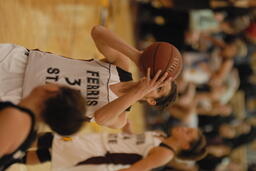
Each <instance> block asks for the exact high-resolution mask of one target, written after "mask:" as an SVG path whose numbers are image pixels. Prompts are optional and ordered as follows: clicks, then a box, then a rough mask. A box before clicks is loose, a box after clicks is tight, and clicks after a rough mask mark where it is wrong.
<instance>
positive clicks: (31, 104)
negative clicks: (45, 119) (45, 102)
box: [18, 97, 42, 120]
mask: <svg viewBox="0 0 256 171" xmlns="http://www.w3.org/2000/svg"><path fill="white" fill-rule="evenodd" d="M18 105H19V106H21V107H24V108H27V109H29V110H31V111H32V112H33V113H34V114H35V118H36V120H40V113H41V108H42V106H41V103H40V100H39V98H35V99H34V98H31V97H25V98H24V99H22V100H21V101H20V103H19V104H18Z"/></svg>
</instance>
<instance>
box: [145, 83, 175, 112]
mask: <svg viewBox="0 0 256 171" xmlns="http://www.w3.org/2000/svg"><path fill="white" fill-rule="evenodd" d="M176 97H177V85H176V83H175V82H174V81H170V82H167V83H166V84H165V85H164V86H162V87H160V88H158V89H157V90H154V91H151V92H150V93H149V94H147V95H146V96H145V100H146V101H147V103H148V104H150V105H153V106H155V107H156V108H158V109H161V110H163V109H166V108H167V107H169V106H170V104H172V103H174V102H175V100H176Z"/></svg>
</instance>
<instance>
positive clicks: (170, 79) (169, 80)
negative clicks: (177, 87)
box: [159, 77, 173, 87]
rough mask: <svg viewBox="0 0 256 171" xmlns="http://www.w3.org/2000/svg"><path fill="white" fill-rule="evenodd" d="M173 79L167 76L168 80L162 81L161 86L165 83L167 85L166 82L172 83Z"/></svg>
mask: <svg viewBox="0 0 256 171" xmlns="http://www.w3.org/2000/svg"><path fill="white" fill-rule="evenodd" d="M172 80H173V78H172V77H169V78H167V79H166V80H164V82H162V83H161V84H160V85H159V87H162V86H164V85H166V84H170V82H171V81H172Z"/></svg>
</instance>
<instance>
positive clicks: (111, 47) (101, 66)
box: [0, 26, 176, 128]
mask: <svg viewBox="0 0 256 171" xmlns="http://www.w3.org/2000/svg"><path fill="white" fill-rule="evenodd" d="M92 37H93V39H94V41H95V44H96V46H97V48H98V49H99V51H100V52H101V53H102V54H103V55H104V56H105V57H106V58H105V59H104V60H103V61H98V60H94V59H92V60H75V59H69V58H65V57H62V56H59V55H55V54H52V53H47V52H42V51H39V50H28V49H26V48H24V47H21V46H17V45H12V44H3V45H0V53H1V55H0V72H1V73H3V74H1V75H0V89H1V92H0V99H2V100H11V101H13V102H18V101H19V100H20V98H21V97H24V96H26V95H27V94H28V92H30V91H31V90H32V89H33V88H34V87H36V86H38V85H42V84H45V83H49V82H50V83H60V84H64V85H67V86H71V87H76V88H78V89H80V91H81V92H82V94H83V95H84V97H85V98H86V100H87V105H88V110H87V113H86V115H87V117H89V118H92V119H93V120H95V121H96V122H97V123H98V124H100V125H103V126H107V127H111V128H121V127H123V126H124V125H125V124H126V121H127V113H126V110H128V108H129V107H130V106H131V105H132V104H134V103H135V102H136V101H138V100H141V101H146V102H148V103H149V104H150V105H155V106H157V107H166V106H167V105H169V104H170V101H173V100H174V99H175V97H176V85H175V84H174V83H172V81H171V78H169V79H166V77H167V75H168V74H167V73H165V74H164V75H163V76H162V77H161V78H160V76H159V75H160V72H161V71H159V72H158V73H157V74H156V75H155V77H154V78H152V79H151V78H149V76H148V77H147V78H142V79H141V80H140V81H138V82H134V81H132V75H131V73H130V72H129V70H130V65H129V62H130V60H132V61H133V62H134V63H135V64H136V65H137V66H138V65H139V63H138V61H139V57H140V55H141V52H140V51H139V50H137V49H135V48H133V47H131V46H129V45H127V44H126V43H125V42H123V41H122V40H120V39H119V38H118V37H117V36H116V35H114V34H113V33H112V32H110V31H109V30H107V29H106V28H104V27H102V26H96V27H94V28H93V29H92ZM149 72H150V71H149Z"/></svg>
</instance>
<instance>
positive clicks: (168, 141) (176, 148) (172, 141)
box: [163, 137, 181, 153]
mask: <svg viewBox="0 0 256 171" xmlns="http://www.w3.org/2000/svg"><path fill="white" fill-rule="evenodd" d="M163 143H165V144H167V145H169V146H171V147H172V148H173V150H174V151H175V153H177V152H178V151H180V148H181V147H180V144H179V141H177V140H176V139H175V138H172V137H169V138H166V139H165V140H164V141H163Z"/></svg>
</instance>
